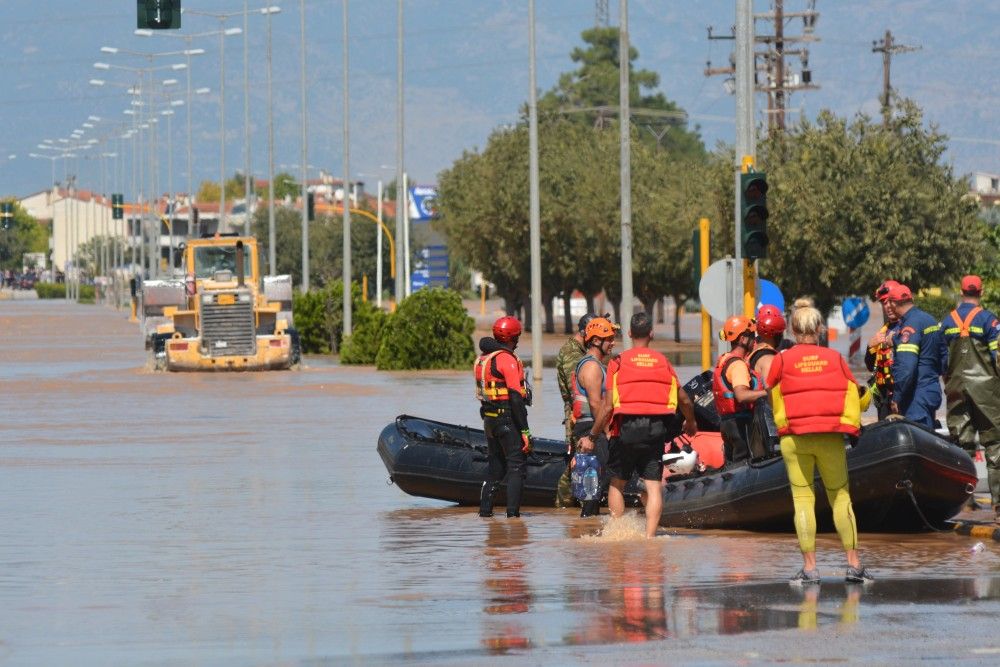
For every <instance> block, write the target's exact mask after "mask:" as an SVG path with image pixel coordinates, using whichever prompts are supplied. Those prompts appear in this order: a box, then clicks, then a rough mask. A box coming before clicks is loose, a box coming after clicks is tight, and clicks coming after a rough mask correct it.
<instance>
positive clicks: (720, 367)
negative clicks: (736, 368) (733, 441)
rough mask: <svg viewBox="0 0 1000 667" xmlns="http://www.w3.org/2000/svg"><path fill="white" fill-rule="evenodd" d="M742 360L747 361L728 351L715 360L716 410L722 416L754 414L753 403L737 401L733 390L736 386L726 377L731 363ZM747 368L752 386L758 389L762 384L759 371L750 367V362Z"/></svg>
mask: <svg viewBox="0 0 1000 667" xmlns="http://www.w3.org/2000/svg"><path fill="white" fill-rule="evenodd" d="M740 361H742V362H743V363H746V360H745V359H743V357H740V356H738V355H736V354H733V353H732V352H726V353H725V354H723V355H722V356H721V357H719V360H718V361H717V362H715V370H713V371H712V393H713V394H714V395H715V410H716V411H717V412H718V413H719V416H720V417H725V416H727V415H739V416H745V417H750V416H752V415H753V404H751V403H740V402H739V401H737V400H736V394H735V393H734V392H733V389H734V387H733V386H732V385H731V384H730V383H729V380H728V379H727V378H726V371H727V370H729V364H731V363H738V362H740ZM747 369H748V370H749V371H750V388H751V389H758V388H759V387H760V385H761V381H760V376H758V375H757V371H755V370H754V369H752V368H750V365H749V364H747Z"/></svg>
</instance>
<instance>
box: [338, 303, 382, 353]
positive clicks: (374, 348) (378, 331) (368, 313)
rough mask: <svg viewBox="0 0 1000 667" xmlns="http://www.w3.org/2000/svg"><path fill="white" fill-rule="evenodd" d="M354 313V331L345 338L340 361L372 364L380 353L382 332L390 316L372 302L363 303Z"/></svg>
mask: <svg viewBox="0 0 1000 667" xmlns="http://www.w3.org/2000/svg"><path fill="white" fill-rule="evenodd" d="M353 315H354V317H353V324H354V333H352V334H351V335H350V336H347V337H346V338H345V339H344V345H343V347H342V348H341V350H340V362H341V363H344V364H367V365H372V364H374V363H375V357H376V356H377V355H378V348H379V345H381V343H382V332H383V331H384V330H385V324H386V322H387V321H388V320H389V316H388V315H386V314H385V313H384V312H382V311H381V310H379V309H378V308H376V307H375V306H373V305H372V304H371V303H370V302H363V303H361V304H360V305H359V306H358V307H357V308H355V310H354V313H353Z"/></svg>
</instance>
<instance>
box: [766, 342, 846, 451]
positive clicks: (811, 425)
mask: <svg viewBox="0 0 1000 667" xmlns="http://www.w3.org/2000/svg"><path fill="white" fill-rule="evenodd" d="M767 386H768V387H769V388H770V389H769V391H770V392H771V406H772V407H773V409H774V423H775V424H776V425H777V427H778V434H779V435H792V434H795V435H800V434H806V433H847V434H850V435H857V434H858V433H859V432H860V427H861V400H860V398H859V397H858V384H857V382H856V381H855V380H854V376H853V375H852V374H851V371H850V370H849V369H848V368H847V364H846V363H845V362H844V358H843V357H842V356H840V353H839V352H837V351H836V350H831V349H830V348H828V347H820V346H818V345H805V344H799V345H795V346H793V347H791V348H789V349H787V350H785V351H783V352H781V353H780V354H778V355H777V356H775V358H774V362H773V363H772V364H771V372H770V373H768V376H767Z"/></svg>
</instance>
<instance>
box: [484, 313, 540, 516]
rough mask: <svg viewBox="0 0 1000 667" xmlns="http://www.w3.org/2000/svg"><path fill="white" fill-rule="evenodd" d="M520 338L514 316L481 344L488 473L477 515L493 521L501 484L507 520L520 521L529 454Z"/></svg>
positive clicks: (499, 323) (497, 324) (495, 327)
mask: <svg viewBox="0 0 1000 667" xmlns="http://www.w3.org/2000/svg"><path fill="white" fill-rule="evenodd" d="M520 336H521V322H520V321H518V319H517V318H516V317H510V316H507V317H501V318H500V319H498V320H497V321H496V322H494V323H493V337H492V338H491V337H489V336H485V337H483V338H482V339H480V341H479V349H480V351H481V352H482V354H481V355H480V356H479V358H478V359H476V363H475V366H474V373H475V378H476V398H478V399H479V401H480V408H479V415H480V416H481V417H482V418H483V430H484V431H485V432H486V446H487V458H488V461H489V468H488V470H487V474H486V481H484V482H483V488H482V491H481V492H480V499H479V516H481V517H490V516H493V497H494V496H495V495H496V492H497V490H499V488H500V482H501V481H504V480H506V483H507V516H508V517H518V516H521V489H522V487H523V485H524V477H525V474H526V472H527V462H528V461H527V457H528V454H529V453H530V452H531V431H530V430H529V429H528V410H527V405H528V403H529V402H530V401H529V399H528V390H527V386H526V384H525V381H524V366H522V365H521V360H520V359H518V358H517V355H515V354H514V349H515V348H516V347H517V342H518V339H519V338H520Z"/></svg>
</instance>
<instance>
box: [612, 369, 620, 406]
mask: <svg viewBox="0 0 1000 667" xmlns="http://www.w3.org/2000/svg"><path fill="white" fill-rule="evenodd" d="M621 406H622V399H621V397H620V396H619V395H618V373H615V374H614V375H612V376H611V407H613V408H620V407H621Z"/></svg>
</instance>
